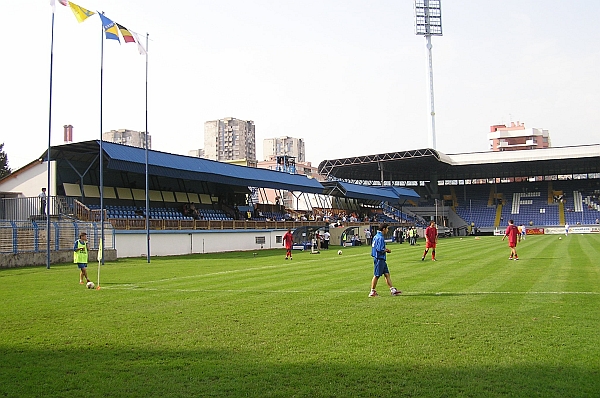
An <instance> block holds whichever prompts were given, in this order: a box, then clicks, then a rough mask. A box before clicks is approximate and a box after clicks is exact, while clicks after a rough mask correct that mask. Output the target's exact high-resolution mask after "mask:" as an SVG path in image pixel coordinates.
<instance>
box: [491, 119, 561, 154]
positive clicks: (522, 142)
mask: <svg viewBox="0 0 600 398" xmlns="http://www.w3.org/2000/svg"><path fill="white" fill-rule="evenodd" d="M488 140H489V141H490V151H494V152H502V151H518V150H522V149H543V148H550V147H551V146H552V145H551V144H550V134H549V133H548V130H544V129H536V128H525V124H524V123H520V122H517V123H516V124H515V123H514V122H511V123H510V127H507V126H506V125H504V124H497V125H494V126H490V132H489V133H488Z"/></svg>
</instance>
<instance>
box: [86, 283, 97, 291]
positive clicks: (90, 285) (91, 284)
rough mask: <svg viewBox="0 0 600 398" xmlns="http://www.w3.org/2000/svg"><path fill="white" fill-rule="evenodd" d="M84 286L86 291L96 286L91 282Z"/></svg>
mask: <svg viewBox="0 0 600 398" xmlns="http://www.w3.org/2000/svg"><path fill="white" fill-rule="evenodd" d="M86 286H87V288H88V289H93V288H95V287H96V285H94V282H92V281H89V282H88V283H86Z"/></svg>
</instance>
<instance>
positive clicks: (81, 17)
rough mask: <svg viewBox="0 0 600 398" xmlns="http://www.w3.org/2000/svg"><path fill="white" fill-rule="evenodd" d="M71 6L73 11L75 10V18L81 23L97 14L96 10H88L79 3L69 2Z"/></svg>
mask: <svg viewBox="0 0 600 398" xmlns="http://www.w3.org/2000/svg"><path fill="white" fill-rule="evenodd" d="M69 7H71V11H73V15H75V18H77V21H79V23H81V22H83V21H85V20H86V19H87V18H88V17H91V16H92V15H94V14H95V12H93V11H90V10H86V9H85V8H83V7H81V6H78V5H77V4H74V3H72V2H69Z"/></svg>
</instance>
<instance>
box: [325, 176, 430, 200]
mask: <svg viewBox="0 0 600 398" xmlns="http://www.w3.org/2000/svg"><path fill="white" fill-rule="evenodd" d="M321 184H322V185H323V187H324V188H325V191H324V192H323V193H324V194H326V195H332V196H342V197H349V198H355V199H361V200H365V201H379V202H391V203H399V202H405V201H407V200H410V199H419V195H418V194H417V193H416V192H415V191H413V190H412V189H406V188H398V187H372V186H368V185H357V184H350V183H347V182H341V181H325V182H322V183H321Z"/></svg>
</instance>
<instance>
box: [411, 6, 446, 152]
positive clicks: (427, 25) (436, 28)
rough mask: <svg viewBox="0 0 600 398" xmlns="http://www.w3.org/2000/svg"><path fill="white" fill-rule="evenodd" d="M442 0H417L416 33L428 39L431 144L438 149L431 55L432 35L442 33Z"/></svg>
mask: <svg viewBox="0 0 600 398" xmlns="http://www.w3.org/2000/svg"><path fill="white" fill-rule="evenodd" d="M440 2H441V0H415V33H416V34H417V35H420V36H425V39H426V40H427V56H428V61H429V64H428V67H429V112H430V113H429V114H430V115H431V133H430V137H429V141H430V142H429V144H431V148H433V149H436V142H435V107H434V104H433V59H432V56H431V48H432V47H433V46H432V45H431V36H441V35H442V5H441V4H440Z"/></svg>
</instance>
